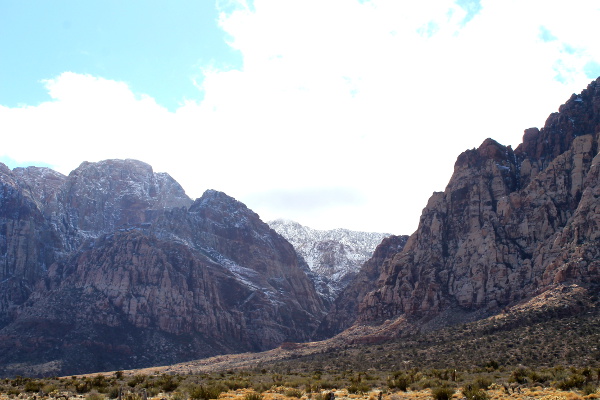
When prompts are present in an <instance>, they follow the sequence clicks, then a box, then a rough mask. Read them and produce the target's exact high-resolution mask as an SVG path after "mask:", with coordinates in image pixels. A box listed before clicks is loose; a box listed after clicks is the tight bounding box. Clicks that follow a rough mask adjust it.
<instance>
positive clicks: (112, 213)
mask: <svg viewBox="0 0 600 400" xmlns="http://www.w3.org/2000/svg"><path fill="white" fill-rule="evenodd" d="M62 202H63V203H64V204H65V206H66V208H67V209H66V212H67V214H68V215H69V218H70V220H71V224H72V225H73V226H74V227H76V228H77V229H80V230H82V231H86V232H89V233H91V234H97V233H100V232H109V231H111V230H114V229H115V228H117V227H120V226H127V225H132V224H133V225H134V224H140V223H144V222H147V219H148V214H147V211H148V210H154V209H159V210H160V209H165V208H175V207H186V208H187V207H189V206H190V204H191V203H192V200H191V199H190V198H189V197H188V196H187V195H186V194H185V191H184V190H183V188H182V187H181V186H180V185H179V184H178V183H177V182H176V181H175V180H174V179H173V178H171V177H170V176H169V175H168V174H164V173H161V174H156V173H154V171H153V170H152V167H151V166H150V165H148V164H146V163H143V162H141V161H137V160H105V161H100V162H96V163H91V162H84V163H82V164H81V165H80V166H79V167H78V168H77V169H75V170H74V171H72V172H71V173H70V174H69V176H68V177H67V181H66V183H65V185H64V187H63V192H62Z"/></svg>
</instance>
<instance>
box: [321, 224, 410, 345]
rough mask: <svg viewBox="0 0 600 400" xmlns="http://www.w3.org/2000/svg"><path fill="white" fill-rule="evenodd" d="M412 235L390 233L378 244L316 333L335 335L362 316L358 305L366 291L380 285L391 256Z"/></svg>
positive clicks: (324, 335) (398, 250) (400, 248)
mask: <svg viewBox="0 0 600 400" xmlns="http://www.w3.org/2000/svg"><path fill="white" fill-rule="evenodd" d="M407 240H408V236H406V235H403V236H395V235H392V236H389V237H387V238H385V239H383V241H382V242H381V243H380V244H379V246H377V248H376V249H375V252H374V253H373V255H372V257H371V258H370V259H369V260H367V261H366V262H365V263H364V264H363V266H362V267H361V269H360V270H359V272H358V273H357V274H356V276H355V277H354V278H353V279H352V281H350V283H349V284H348V285H347V286H346V287H345V288H344V289H343V290H342V291H341V293H340V294H339V295H338V297H337V298H336V299H335V302H334V303H333V305H332V307H331V308H330V310H329V312H328V314H327V315H326V316H325V318H324V319H323V321H321V324H320V325H319V328H318V329H317V332H316V337H317V338H319V339H325V338H328V337H332V336H334V335H336V334H338V333H340V332H341V331H343V330H344V329H346V328H349V327H350V326H352V324H353V323H354V322H355V321H356V319H357V317H358V307H359V304H360V303H361V301H362V300H363V298H364V297H365V295H367V294H368V293H369V292H371V291H373V290H375V289H377V280H378V278H379V275H380V274H381V272H382V271H383V270H384V269H385V268H386V266H387V264H388V263H389V262H390V257H391V256H392V255H394V254H397V253H398V252H400V251H402V249H403V248H404V246H405V245H406V241H407Z"/></svg>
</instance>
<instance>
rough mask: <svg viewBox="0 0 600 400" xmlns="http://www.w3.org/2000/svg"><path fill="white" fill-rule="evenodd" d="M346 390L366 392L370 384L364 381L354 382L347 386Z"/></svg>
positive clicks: (353, 392) (352, 392)
mask: <svg viewBox="0 0 600 400" xmlns="http://www.w3.org/2000/svg"><path fill="white" fill-rule="evenodd" d="M346 390H348V393H350V394H357V393H367V392H369V391H370V390H371V386H369V385H367V384H365V383H360V382H355V383H353V384H351V385H350V386H348V388H347V389H346Z"/></svg>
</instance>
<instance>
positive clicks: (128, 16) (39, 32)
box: [0, 0, 242, 111]
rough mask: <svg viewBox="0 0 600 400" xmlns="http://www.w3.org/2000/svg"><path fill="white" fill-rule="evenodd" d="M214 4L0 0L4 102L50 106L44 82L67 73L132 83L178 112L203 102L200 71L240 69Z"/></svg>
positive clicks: (0, 99) (0, 76)
mask: <svg viewBox="0 0 600 400" xmlns="http://www.w3.org/2000/svg"><path fill="white" fill-rule="evenodd" d="M218 18H219V11H218V10H217V8H216V5H215V3H214V2H212V1H190V0H181V1H177V2H176V3H170V2H167V1H155V0H151V1H117V0H108V1H76V0H60V1H56V2H51V1H46V0H44V1H18V0H3V1H2V2H0V51H1V53H0V54H1V56H2V57H1V58H0V104H2V105H5V106H10V107H15V106H18V105H19V104H28V105H37V104H40V103H41V102H43V101H48V100H50V97H49V96H48V93H47V91H46V90H45V88H44V87H43V86H42V85H40V82H41V81H42V80H44V79H50V78H53V77H56V76H58V75H59V74H61V73H62V72H65V71H73V72H77V73H81V74H90V75H93V76H102V77H104V78H107V79H112V80H117V81H123V82H127V83H128V84H129V85H130V86H131V88H132V89H134V90H135V91H136V92H140V93H145V94H147V95H149V96H152V97H153V98H155V99H156V100H157V102H158V103H159V104H160V105H162V106H164V107H166V108H167V109H169V110H171V111H174V110H176V109H177V107H178V106H180V105H181V103H182V102H183V100H184V99H190V100H200V99H201V98H202V93H201V92H200V91H199V90H198V88H197V87H196V86H195V85H194V81H195V80H198V79H201V76H200V75H201V74H200V71H199V67H200V66H202V65H209V64H213V65H214V66H215V67H219V68H240V67H241V64H242V58H241V54H240V53H239V52H238V51H236V50H234V49H232V48H231V47H230V46H228V45H227V43H226V36H225V35H224V32H223V31H222V30H220V29H219V26H218Z"/></svg>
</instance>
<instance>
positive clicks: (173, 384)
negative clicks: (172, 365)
mask: <svg viewBox="0 0 600 400" xmlns="http://www.w3.org/2000/svg"><path fill="white" fill-rule="evenodd" d="M156 384H157V385H158V387H160V388H161V389H162V390H163V391H165V392H172V391H173V390H175V389H177V388H178V387H179V382H177V380H176V379H175V378H173V376H171V375H162V376H161V377H160V379H158V381H157V382H156ZM154 386H156V385H154Z"/></svg>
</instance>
